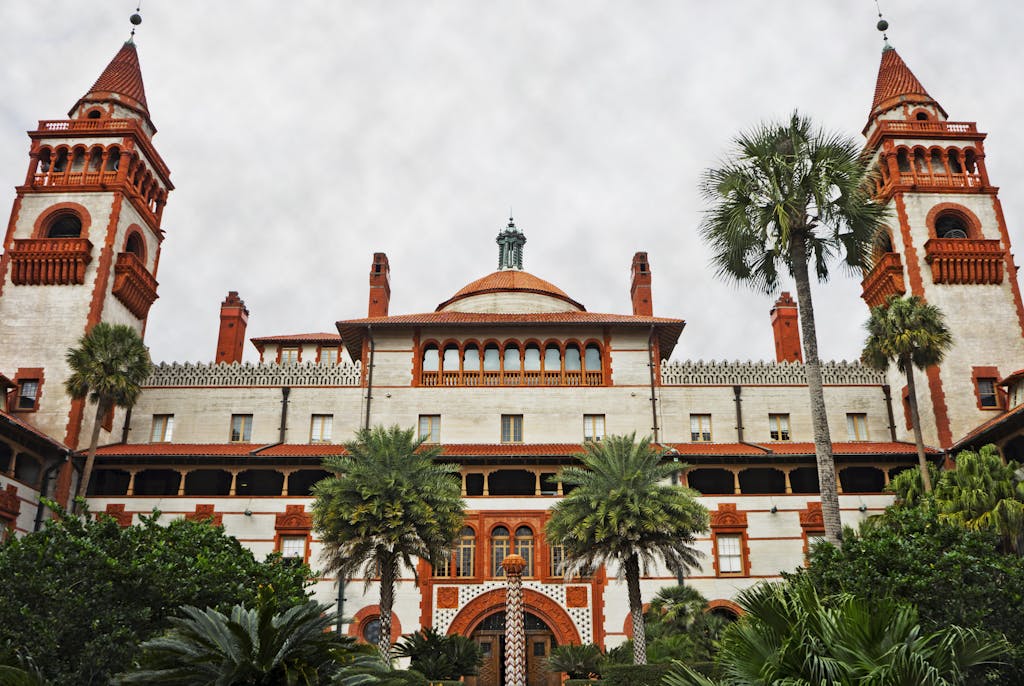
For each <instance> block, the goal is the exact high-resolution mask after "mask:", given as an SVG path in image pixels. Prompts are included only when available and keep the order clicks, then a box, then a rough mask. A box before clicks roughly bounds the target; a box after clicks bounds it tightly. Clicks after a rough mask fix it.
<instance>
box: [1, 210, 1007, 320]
mask: <svg viewBox="0 0 1024 686" xmlns="http://www.w3.org/2000/svg"><path fill="white" fill-rule="evenodd" d="M992 207H993V208H994V209H995V213H996V224H998V226H999V237H1000V238H1001V239H1002V241H1003V248H1004V250H1003V252H1004V253H1005V255H1006V271H1007V274H1008V275H1009V277H1010V278H1009V279H1008V280H1009V282H1010V292H1011V293H1013V305H1014V307H1015V308H1016V309H1017V322H1018V323H1019V324H1020V331H1021V335H1024V303H1022V302H1021V296H1020V284H1018V283H1017V265H1016V264H1014V261H1013V253H1012V252H1010V232H1009V230H1008V229H1007V228H1006V218H1005V217H1004V216H1003V205H1002V203H1000V202H999V198H998V197H997V196H995V195H993V196H992ZM0 286H2V284H0Z"/></svg>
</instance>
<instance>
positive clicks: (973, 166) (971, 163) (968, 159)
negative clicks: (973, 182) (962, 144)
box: [964, 148, 978, 174]
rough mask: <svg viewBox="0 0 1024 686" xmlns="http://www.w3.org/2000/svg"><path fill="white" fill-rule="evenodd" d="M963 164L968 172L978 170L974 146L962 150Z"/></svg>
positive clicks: (971, 172)
mask: <svg viewBox="0 0 1024 686" xmlns="http://www.w3.org/2000/svg"><path fill="white" fill-rule="evenodd" d="M964 166H965V167H966V168H967V173H968V174H976V173H977V172H978V155H977V153H975V152H974V148H967V149H966V150H964Z"/></svg>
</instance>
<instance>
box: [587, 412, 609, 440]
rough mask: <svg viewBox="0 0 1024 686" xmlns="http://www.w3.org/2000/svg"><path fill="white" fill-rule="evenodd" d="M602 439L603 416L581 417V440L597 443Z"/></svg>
mask: <svg viewBox="0 0 1024 686" xmlns="http://www.w3.org/2000/svg"><path fill="white" fill-rule="evenodd" d="M603 438H604V415H603V414H585V415H583V440H584V441H595V442H599V441H601V440H602V439H603Z"/></svg>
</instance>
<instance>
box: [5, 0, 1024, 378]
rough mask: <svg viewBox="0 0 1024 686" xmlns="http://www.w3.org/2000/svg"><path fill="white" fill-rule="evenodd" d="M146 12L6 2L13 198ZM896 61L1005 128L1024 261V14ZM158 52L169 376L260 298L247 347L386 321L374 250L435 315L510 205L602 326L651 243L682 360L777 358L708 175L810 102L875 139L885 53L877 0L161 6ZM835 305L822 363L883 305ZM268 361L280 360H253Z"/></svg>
mask: <svg viewBox="0 0 1024 686" xmlns="http://www.w3.org/2000/svg"><path fill="white" fill-rule="evenodd" d="M133 9H134V0H119V1H117V2H114V1H111V0H104V1H103V2H97V1H92V2H83V1H82V0H3V3H2V7H0V74H2V79H0V83H2V86H3V95H4V97H3V99H2V101H0V205H2V206H3V207H4V208H5V209H4V212H7V211H8V210H7V209H6V208H9V207H10V205H11V201H12V200H13V197H14V191H13V187H14V185H15V184H17V183H20V182H21V181H22V179H23V178H24V175H25V171H26V169H27V166H26V165H27V163H28V155H27V153H28V143H29V141H28V138H27V137H26V136H25V131H26V130H27V129H30V128H34V127H35V123H36V120H38V119H55V118H61V117H64V116H66V115H65V113H66V112H67V110H68V108H69V107H71V106H72V105H73V104H74V103H75V102H76V100H77V99H78V98H79V97H80V96H81V95H83V94H84V93H85V92H86V91H87V90H88V88H89V86H90V85H91V84H92V83H93V81H94V80H95V79H96V77H97V76H98V75H99V74H100V72H101V71H102V69H103V68H104V67H105V66H106V64H107V63H108V62H109V60H110V58H111V57H112V56H113V55H114V53H115V52H116V51H117V50H118V48H119V47H120V44H121V43H122V41H124V39H125V38H127V35H128V30H129V28H130V26H129V24H128V16H129V15H130V14H131V12H132V10H133ZM883 9H884V10H885V12H886V16H887V18H888V19H889V21H890V23H891V24H892V28H891V29H890V32H889V34H890V40H891V41H892V43H893V44H894V45H895V46H896V48H897V49H898V50H899V52H900V54H901V56H902V57H903V58H904V59H905V60H906V61H907V63H908V64H909V65H910V67H911V69H912V70H913V71H914V72H915V74H916V75H917V77H918V78H919V79H920V80H921V81H922V83H923V84H924V85H925V87H926V88H927V89H928V91H929V92H930V94H931V95H932V96H933V97H934V98H936V99H937V100H938V101H939V102H940V103H941V104H942V105H943V106H944V107H945V109H946V111H947V112H948V113H949V115H950V118H951V119H953V120H967V121H977V122H978V124H979V127H980V128H981V130H982V131H985V132H987V133H989V138H988V140H987V141H986V152H987V157H986V163H987V165H988V169H989V174H990V177H991V179H992V181H993V183H995V184H996V185H999V186H1001V187H1002V188H1003V189H1004V191H1003V193H1002V196H1001V197H1002V201H1003V204H1004V208H1005V210H1006V217H1007V221H1008V223H1009V227H1010V233H1011V236H1012V237H1013V240H1014V241H1015V242H1016V245H1017V248H1018V254H1020V253H1019V249H1020V245H1021V244H1022V241H1024V237H1022V235H1021V226H1022V222H1024V141H1022V139H1021V136H1020V130H1019V128H1014V127H1015V125H1016V126H1017V127H1019V126H1020V124H1019V121H1020V117H1021V114H1020V108H1021V102H1022V98H1021V90H1020V89H1021V75H1022V74H1024V50H1022V49H1021V46H1020V37H1019V34H1020V31H1019V29H1020V27H1021V26H1022V25H1024V3H1020V2H1015V1H1011V0H998V1H997V0H986V1H984V2H970V3H965V2H962V0H885V1H884V3H883ZM142 14H143V17H144V22H143V24H142V26H141V27H140V28H139V31H138V34H137V37H136V42H137V44H138V48H139V54H140V59H141V62H142V71H143V76H144V78H145V83H146V94H147V97H148V100H149V107H150V112H151V114H152V118H153V121H154V123H155V124H156V126H157V127H158V128H159V133H158V134H157V135H156V137H155V139H154V142H155V144H156V146H157V148H158V150H159V151H160V152H161V154H162V155H163V157H164V159H165V160H166V162H167V164H168V165H169V167H170V169H171V178H172V180H173V181H174V184H175V186H176V190H175V191H174V192H173V193H171V196H170V199H169V201H168V205H167V209H166V211H165V213H164V220H163V228H164V229H165V231H166V234H167V236H166V240H165V241H164V244H163V252H162V255H161V258H160V271H159V274H158V280H159V282H160V289H159V293H160V299H159V300H158V301H157V302H156V304H155V305H154V306H153V309H152V310H151V314H150V318H149V325H148V330H147V342H148V343H149V345H150V346H151V349H152V352H153V357H154V359H155V360H157V361H172V360H178V361H185V360H202V361H209V360H211V359H212V358H213V354H214V346H215V343H216V335H217V326H218V315H219V305H220V302H221V300H223V298H224V296H225V294H226V293H227V291H228V290H237V291H238V292H239V293H240V294H241V296H242V298H243V299H244V300H245V302H246V304H247V305H248V307H249V311H250V319H249V330H248V335H249V336H265V335H273V334H286V333H300V332H313V331H335V327H334V322H335V321H337V320H339V319H350V318H356V317H363V316H365V315H366V306H367V278H368V273H369V268H370V263H371V259H372V253H373V252H375V251H384V252H386V253H387V254H388V257H389V259H390V262H391V270H392V272H391V275H392V281H391V284H392V300H391V313H392V314H402V313H413V312H429V311H433V309H434V308H435V307H436V306H437V304H438V303H440V302H442V301H444V300H446V299H447V298H449V297H450V296H451V295H452V294H453V293H454V292H455V291H457V290H458V289H459V288H460V287H462V286H463V285H465V284H466V283H468V282H469V281H471V280H474V279H476V278H479V277H480V276H483V275H485V274H488V273H490V272H492V271H494V269H495V268H496V266H497V248H496V247H495V244H494V238H495V236H496V235H497V233H498V231H499V230H500V229H501V228H502V227H503V226H504V224H505V222H506V219H507V215H508V212H509V208H510V207H511V208H512V211H513V213H514V215H515V219H516V223H517V225H518V226H519V228H520V229H521V230H523V231H524V232H525V233H526V236H527V238H528V243H527V245H526V249H525V268H526V270H527V271H529V272H531V273H533V274H536V275H537V276H539V277H541V278H544V279H547V280H549V281H551V282H552V283H554V284H555V285H557V286H559V287H560V288H562V289H563V290H564V291H566V292H567V293H568V294H569V295H570V296H571V297H573V298H575V299H576V300H578V301H580V302H582V303H583V304H584V305H585V306H586V307H587V309H588V310H589V311H592V312H613V313H624V312H629V310H630V300H629V267H630V260H631V257H632V255H633V253H634V252H635V251H637V250H646V251H647V252H648V253H649V255H650V261H651V266H652V270H653V275H654V286H653V288H654V308H655V314H657V315H661V316H667V317H680V318H682V319H685V320H686V321H687V327H686V330H685V331H684V332H683V335H682V338H681V339H680V345H679V346H678V347H677V348H676V352H675V355H674V357H676V358H694V359H696V358H703V359H723V358H728V359H770V358H772V357H773V348H772V340H771V330H770V326H769V317H768V310H769V308H770V307H771V304H772V302H773V301H774V298H773V297H769V296H766V295H763V294H759V293H755V292H752V291H749V290H746V289H745V288H742V287H737V286H735V285H732V284H729V283H724V282H721V281H720V280H718V279H716V277H715V275H714V270H713V269H712V268H710V267H709V264H708V262H709V253H708V250H707V249H706V247H705V246H704V245H703V244H702V242H701V240H700V238H699V236H698V233H697V226H698V224H699V221H700V217H701V212H702V210H703V201H702V199H701V198H700V195H699V193H698V190H697V186H698V180H699V177H700V174H701V172H702V171H703V170H704V169H705V168H706V167H708V166H709V165H713V164H715V163H716V161H718V160H720V159H721V157H722V156H723V154H724V153H725V152H726V150H727V149H728V146H729V140H730V138H731V137H732V136H733V135H735V134H736V133H737V132H738V131H740V130H742V129H744V128H747V127H750V126H752V125H754V124H756V123H758V122H759V121H762V120H766V119H773V118H779V117H784V116H785V115H786V114H787V113H789V112H791V111H792V110H793V109H794V108H799V110H800V111H801V112H803V113H805V114H808V115H811V116H812V117H813V118H814V119H815V120H816V121H818V122H820V123H821V124H823V125H824V126H826V127H827V128H830V129H836V130H840V131H843V132H845V133H848V134H849V135H853V136H859V135H860V130H861V128H862V127H863V125H864V123H865V119H866V116H867V113H868V110H869V107H870V104H871V98H872V94H873V89H874V82H875V76H876V74H877V70H878V62H879V56H880V51H881V44H882V41H881V37H880V35H879V34H878V33H877V31H876V30H875V26H874V25H875V21H876V20H877V17H876V16H875V6H874V3H873V2H872V1H871V0H799V1H798V0H772V1H771V2H765V1H764V0H731V1H729V2H708V1H707V0H701V1H697V0H633V1H628V0H619V1H618V2H613V1H611V0H575V1H573V2H567V1H559V0H536V1H535V0H513V1H506V2H496V1H492V2H481V1H480V0H442V1H430V0H408V1H399V0H386V1H371V0H364V1H361V2H354V1H352V0H321V1H320V2H311V1H309V0H289V1H288V2H281V1H280V0H260V1H255V0H253V1H246V2H238V1H236V2H220V3H214V2H210V1H209V0H146V1H145V2H144V3H143V7H142ZM859 280H860V279H859V278H858V277H854V276H851V275H849V274H845V273H843V272H841V271H839V270H837V271H836V273H835V275H834V276H833V280H832V282H830V283H829V284H828V285H826V286H821V287H817V288H816V289H815V296H814V297H815V305H816V310H817V314H818V325H819V329H818V333H819V340H820V348H821V354H822V357H823V358H826V359H829V358H831V359H844V358H845V359H853V358H855V357H857V356H858V355H859V351H860V347H861V343H862V339H863V334H862V333H861V327H862V322H863V321H864V319H865V318H866V316H867V309H866V307H865V306H864V305H863V303H862V301H861V300H860V299H859V293H860V287H859ZM246 357H247V359H255V358H256V357H257V356H256V354H255V350H254V349H253V348H252V346H251V345H249V346H247V350H246Z"/></svg>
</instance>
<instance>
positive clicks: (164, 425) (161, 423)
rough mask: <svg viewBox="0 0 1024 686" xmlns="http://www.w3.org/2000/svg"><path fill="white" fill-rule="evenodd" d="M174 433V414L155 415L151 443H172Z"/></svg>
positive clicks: (150, 436)
mask: <svg viewBox="0 0 1024 686" xmlns="http://www.w3.org/2000/svg"><path fill="white" fill-rule="evenodd" d="M173 435H174V415H173V414H155V415H153V430H152V431H150V433H149V442H150V443H170V442H171V437H172V436H173Z"/></svg>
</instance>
